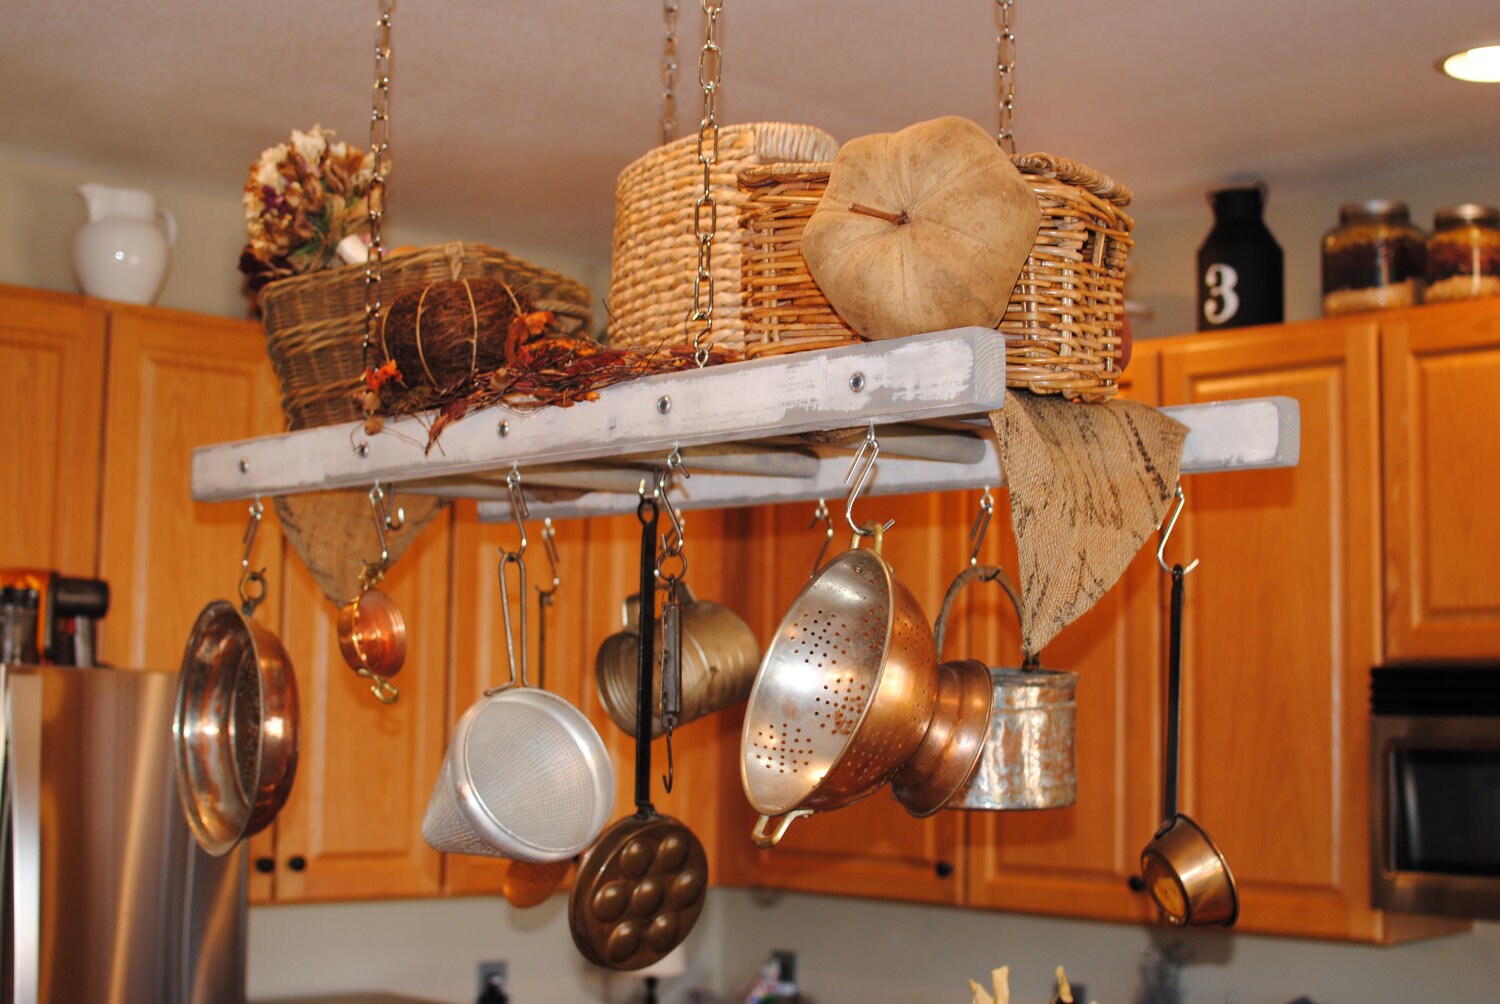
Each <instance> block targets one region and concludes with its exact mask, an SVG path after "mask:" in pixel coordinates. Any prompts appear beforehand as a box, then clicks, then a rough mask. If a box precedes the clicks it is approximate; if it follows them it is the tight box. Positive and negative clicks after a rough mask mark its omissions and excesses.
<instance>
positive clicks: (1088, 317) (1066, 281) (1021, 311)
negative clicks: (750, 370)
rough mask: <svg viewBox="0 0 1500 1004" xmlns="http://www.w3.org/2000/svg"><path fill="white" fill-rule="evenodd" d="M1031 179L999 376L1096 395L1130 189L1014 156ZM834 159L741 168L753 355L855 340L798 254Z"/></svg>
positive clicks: (1050, 160) (1108, 355)
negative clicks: (1031, 238)
mask: <svg viewBox="0 0 1500 1004" xmlns="http://www.w3.org/2000/svg"><path fill="white" fill-rule="evenodd" d="M1012 159H1013V161H1014V163H1015V165H1016V166H1017V167H1018V168H1020V170H1021V173H1022V174H1023V175H1024V176H1025V177H1026V180H1027V182H1028V183H1029V184H1030V185H1031V190H1032V192H1033V193H1035V195H1036V199H1037V203H1038V205H1039V208H1040V209H1041V212H1042V223H1041V226H1040V227H1039V228H1038V230H1037V238H1036V242H1035V244H1034V245H1033V246H1032V250H1031V254H1030V255H1029V256H1028V257H1027V259H1026V264H1025V265H1024V266H1023V267H1022V269H1021V274H1020V276H1019V277H1018V278H1017V280H1016V285H1015V288H1014V289H1013V290H1012V292H1011V297H1010V305H1009V306H1008V307H1007V309H1006V311H1005V318H1004V320H1003V321H1001V323H1000V325H999V329H1000V331H1001V332H1002V333H1003V334H1004V335H1005V338H1006V350H1005V363H1006V371H1005V375H1006V385H1007V386H1010V387H1021V388H1026V389H1028V390H1031V391H1035V392H1036V393H1040V394H1062V395H1064V396H1066V397H1068V398H1070V399H1077V400H1084V401H1104V400H1108V399H1109V398H1111V397H1113V396H1114V394H1115V391H1116V390H1117V386H1116V381H1117V380H1118V378H1119V363H1118V359H1119V350H1120V329H1121V326H1122V324H1123V323H1124V316H1125V258H1126V255H1127V254H1128V253H1129V250H1130V246H1131V244H1132V241H1131V239H1130V231H1131V228H1132V227H1133V226H1134V221H1133V220H1132V219H1131V218H1130V216H1129V215H1128V214H1126V213H1125V212H1124V209H1123V207H1124V206H1126V205H1128V204H1129V203H1130V190H1129V189H1128V188H1126V187H1125V186H1124V185H1121V184H1118V183H1117V182H1115V181H1113V180H1111V179H1110V178H1108V177H1107V176H1105V175H1103V174H1100V173H1099V172H1097V171H1094V170H1092V169H1091V168H1088V167H1086V166H1084V165H1082V164H1078V163H1076V162H1074V161H1071V160H1067V159H1065V158H1062V157H1053V156H1051V155H1049V154H1027V155H1024V156H1017V157H1014V158H1012ZM831 166H832V165H830V164H792V165H768V166H758V167H750V168H746V169H745V170H743V171H741V172H740V187H741V188H742V189H743V190H744V192H745V193H746V201H745V203H744V206H743V208H742V210H741V213H740V219H741V230H742V231H743V232H742V233H741V237H740V239H741V243H742V262H743V265H742V268H743V289H744V307H743V309H742V312H741V313H742V317H743V318H744V321H745V326H746V340H747V341H751V340H752V339H753V341H754V344H755V345H756V346H757V347H758V348H757V349H756V350H755V351H759V352H767V353H768V352H775V351H782V352H793V351H800V350H803V349H813V348H828V347H832V346H836V345H844V344H849V343H851V342H856V341H859V340H860V339H859V336H858V335H856V334H855V333H854V332H853V331H852V330H850V329H849V327H848V326H847V325H845V324H844V322H843V320H842V319H841V318H839V316H838V315H837V314H836V313H835V312H834V310H833V308H832V307H831V306H830V305H829V303H828V301H827V299H826V298H825V297H824V296H823V293H822V291H821V290H820V289H818V286H817V283H816V282H815V281H814V280H813V278H812V275H811V273H810V272H809V270H808V268H807V262H806V261H805V260H804V259H803V257H802V252H801V241H802V231H803V229H804V228H805V226H806V225H807V221H808V219H809V218H811V216H812V214H813V210H814V209H816V208H817V204H818V201H819V200H820V199H821V197H822V194H823V191H824V190H825V189H826V188H827V185H828V173H829V170H830V168H831Z"/></svg>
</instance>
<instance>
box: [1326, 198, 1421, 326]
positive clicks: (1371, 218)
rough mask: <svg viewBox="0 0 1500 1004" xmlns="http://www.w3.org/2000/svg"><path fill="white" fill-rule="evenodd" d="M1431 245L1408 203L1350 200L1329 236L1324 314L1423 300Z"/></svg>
mask: <svg viewBox="0 0 1500 1004" xmlns="http://www.w3.org/2000/svg"><path fill="white" fill-rule="evenodd" d="M1426 252H1427V242H1426V240H1425V239H1424V238H1423V236H1422V231H1420V230H1418V229H1417V228H1416V227H1415V226H1413V225H1412V222H1411V214H1410V213H1409V212H1408V210H1407V208H1406V203H1404V202H1397V201H1395V200H1394V199H1370V200H1369V201H1367V202H1349V203H1345V204H1344V205H1342V206H1340V207H1339V225H1338V226H1337V227H1335V228H1333V229H1332V230H1330V231H1329V232H1328V233H1327V234H1325V235H1324V237H1323V313H1324V314H1327V315H1330V316H1332V315H1334V314H1352V313H1356V312H1358V311H1362V310H1381V309H1383V308H1386V307H1408V306H1411V305H1412V304H1414V303H1416V302H1418V300H1420V299H1421V292H1422V290H1421V287H1422V276H1423V272H1424V269H1425V259H1426Z"/></svg>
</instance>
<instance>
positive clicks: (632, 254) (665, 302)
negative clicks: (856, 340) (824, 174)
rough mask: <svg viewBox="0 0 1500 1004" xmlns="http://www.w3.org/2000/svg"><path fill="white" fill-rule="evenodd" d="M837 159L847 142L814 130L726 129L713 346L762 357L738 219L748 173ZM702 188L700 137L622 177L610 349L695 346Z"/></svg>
mask: <svg viewBox="0 0 1500 1004" xmlns="http://www.w3.org/2000/svg"><path fill="white" fill-rule="evenodd" d="M837 152H838V142H837V141H836V140H834V138H833V137H832V136H830V135H828V134H827V133H825V132H823V131H822V130H821V129H815V128H813V127H812V126H804V125H790V124H787V123H782V122H754V123H748V124H743V125H731V126H725V127H723V128H722V129H721V130H720V132H719V154H718V160H717V162H716V163H715V164H714V166H713V167H712V168H711V169H710V173H709V177H710V186H711V188H712V191H713V195H714V201H715V204H716V206H717V211H718V226H717V228H716V232H715V234H714V242H713V249H712V261H711V262H710V271H711V272H712V274H713V280H714V296H713V331H712V334H711V335H710V338H709V341H710V343H711V344H712V345H717V346H722V347H724V348H729V349H733V350H735V351H739V352H745V353H747V354H751V355H753V354H755V350H754V345H753V344H752V338H751V337H750V336H749V334H748V333H747V330H746V325H745V322H744V320H743V319H742V317H741V314H742V310H741V304H742V301H743V293H742V291H741V285H740V283H741V278H740V275H741V265H740V257H741V250H740V249H741V244H742V233H741V230H740V227H739V224H738V217H739V214H740V209H741V206H742V204H743V203H744V201H745V193H744V192H743V190H742V189H741V188H740V186H739V183H738V177H739V174H740V172H741V171H742V170H743V169H745V168H747V167H751V166H753V165H756V164H807V163H819V162H824V161H829V160H832V159H833V157H834V155H835V154H836V153H837ZM702 187H703V168H702V165H701V164H700V163H699V162H698V137H697V135H696V134H695V135H692V136H686V137H684V138H682V139H679V140H676V141H674V142H672V143H668V144H667V145H665V146H661V147H657V148H656V149H654V150H652V151H651V152H650V153H648V154H646V155H645V156H643V157H641V158H640V159H638V160H636V161H635V162H634V163H632V164H630V166H628V167H626V168H625V170H624V171H622V172H620V178H619V182H618V183H617V184H616V186H615V230H614V247H613V253H612V256H611V263H610V264H611V278H610V287H609V314H610V323H609V328H608V331H607V332H606V333H605V341H606V342H607V343H608V344H609V345H611V346H613V347H619V348H632V349H641V350H646V351H652V350H655V349H657V348H659V347H662V346H674V345H687V344H691V342H692V332H691V331H689V330H688V329H687V327H686V325H685V323H684V322H685V321H686V320H687V317H688V315H689V314H690V313H691V312H692V310H693V277H694V276H695V275H697V273H698V242H697V239H696V238H695V236H694V234H693V218H694V214H695V212H696V208H697V202H698V199H699V197H700V196H701V195H702ZM705 222H706V217H705Z"/></svg>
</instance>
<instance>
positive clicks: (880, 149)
mask: <svg viewBox="0 0 1500 1004" xmlns="http://www.w3.org/2000/svg"><path fill="white" fill-rule="evenodd" d="M1041 219H1042V217H1041V211H1040V210H1039V209H1038V208H1037V204H1036V198H1035V197H1034V196H1033V195H1032V194H1031V189H1030V188H1029V187H1028V186H1027V184H1026V182H1025V180H1024V179H1023V178H1022V177H1021V173H1020V172H1019V171H1017V170H1016V168H1015V166H1014V165H1013V164H1011V162H1010V158H1009V157H1007V156H1006V155H1005V153H1004V151H1002V150H1001V149H1000V147H999V146H998V145H997V144H996V143H995V138H994V137H993V136H991V135H990V134H989V133H988V132H986V131H985V130H984V128H983V127H981V126H979V125H978V124H976V123H974V122H971V121H970V120H968V119H965V118H960V117H958V116H956V115H949V116H945V117H944V118H940V119H933V120H932V121H930V122H921V123H918V124H917V125H914V126H910V127H908V128H906V129H903V130H901V131H900V132H895V133H876V134H874V135H871V136H862V137H860V138H859V139H855V140H850V141H849V142H848V143H846V144H844V146H843V148H842V149H841V150H839V154H838V158H837V159H836V160H835V161H834V162H833V169H832V172H831V173H830V175H829V178H828V190H827V192H826V193H825V194H824V195H823V200H822V201H821V202H820V203H818V209H817V211H816V212H815V213H813V216H812V219H810V220H809V221H808V223H807V230H806V232H805V233H804V234H803V236H802V255H803V257H804V258H806V260H807V267H808V270H809V271H810V272H811V273H812V276H813V278H814V279H816V280H817V282H818V285H819V286H820V287H822V290H823V293H824V295H825V296H827V297H828V302H829V303H831V304H832V305H833V308H834V309H835V310H837V311H838V312H839V313H840V314H841V315H842V316H843V318H844V320H846V321H847V322H849V326H850V327H852V328H853V329H854V330H855V331H857V332H859V333H860V334H861V335H864V336H865V337H866V338H900V337H902V336H904V335H915V334H919V333H921V332H924V331H942V330H944V329H947V328H957V327H963V326H966V325H975V324H977V325H982V326H984V327H987V328H992V327H994V326H996V325H997V324H999V323H1000V321H1001V320H1002V319H1003V318H1004V316H1005V305H1006V304H1007V303H1008V302H1009V300H1010V291H1011V287H1013V286H1014V285H1015V283H1016V276H1017V275H1019V274H1020V271H1021V266H1022V265H1024V264H1025V263H1026V256H1027V255H1028V254H1029V253H1030V252H1031V246H1032V244H1033V242H1034V241H1035V240H1036V232H1037V227H1038V226H1040V225H1041Z"/></svg>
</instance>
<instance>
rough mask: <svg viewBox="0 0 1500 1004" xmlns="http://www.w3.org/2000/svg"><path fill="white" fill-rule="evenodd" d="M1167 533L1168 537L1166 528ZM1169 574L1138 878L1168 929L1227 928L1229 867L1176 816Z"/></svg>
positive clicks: (1176, 658)
mask: <svg viewBox="0 0 1500 1004" xmlns="http://www.w3.org/2000/svg"><path fill="white" fill-rule="evenodd" d="M1179 508H1180V507H1179ZM1175 518H1176V517H1175V516H1174V517H1173V519H1174V521H1175ZM1168 532H1169V533H1170V532H1171V528H1170V527H1168ZM1171 572H1172V612H1171V632H1170V636H1169V644H1168V653H1167V757H1166V760H1167V769H1166V779H1165V782H1164V786H1163V787H1164V792H1163V797H1162V802H1163V805H1164V810H1163V813H1162V815H1163V821H1162V824H1161V826H1160V827H1158V828H1157V831H1156V835H1155V836H1154V837H1152V838H1151V842H1150V843H1149V844H1147V845H1146V847H1145V849H1144V850H1143V851H1141V874H1142V877H1143V878H1144V879H1145V880H1146V890H1147V891H1148V892H1149V893H1150V894H1151V898H1152V899H1154V900H1155V901H1156V905H1157V906H1159V907H1160V908H1161V912H1162V913H1163V914H1164V915H1165V916H1166V918H1167V920H1169V921H1171V922H1172V923H1173V924H1178V925H1188V924H1193V925H1205V924H1220V925H1222V926H1224V927H1232V926H1234V922H1235V921H1236V920H1237V919H1239V915H1240V900H1239V893H1238V891H1237V890H1236V889H1235V884H1234V875H1233V874H1232V873H1231V872H1230V871H1229V862H1228V861H1226V860H1225V859H1224V855H1223V854H1222V853H1220V851H1219V848H1218V847H1217V846H1216V845H1215V844H1214V842H1213V838H1212V837H1210V836H1209V835H1208V833H1207V831H1205V830H1204V829H1203V827H1201V826H1199V825H1198V824H1197V823H1195V822H1193V820H1191V819H1189V818H1188V817H1187V816H1186V815H1184V814H1183V813H1181V812H1179V811H1177V795H1178V790H1177V788H1178V773H1177V771H1178V755H1179V751H1180V747H1179V736H1178V733H1179V728H1180V724H1181V717H1182V605H1183V585H1182V580H1183V578H1184V576H1185V575H1186V574H1187V572H1186V570H1185V569H1184V568H1183V567H1182V566H1181V565H1174V566H1173V567H1172V570H1171Z"/></svg>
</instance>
